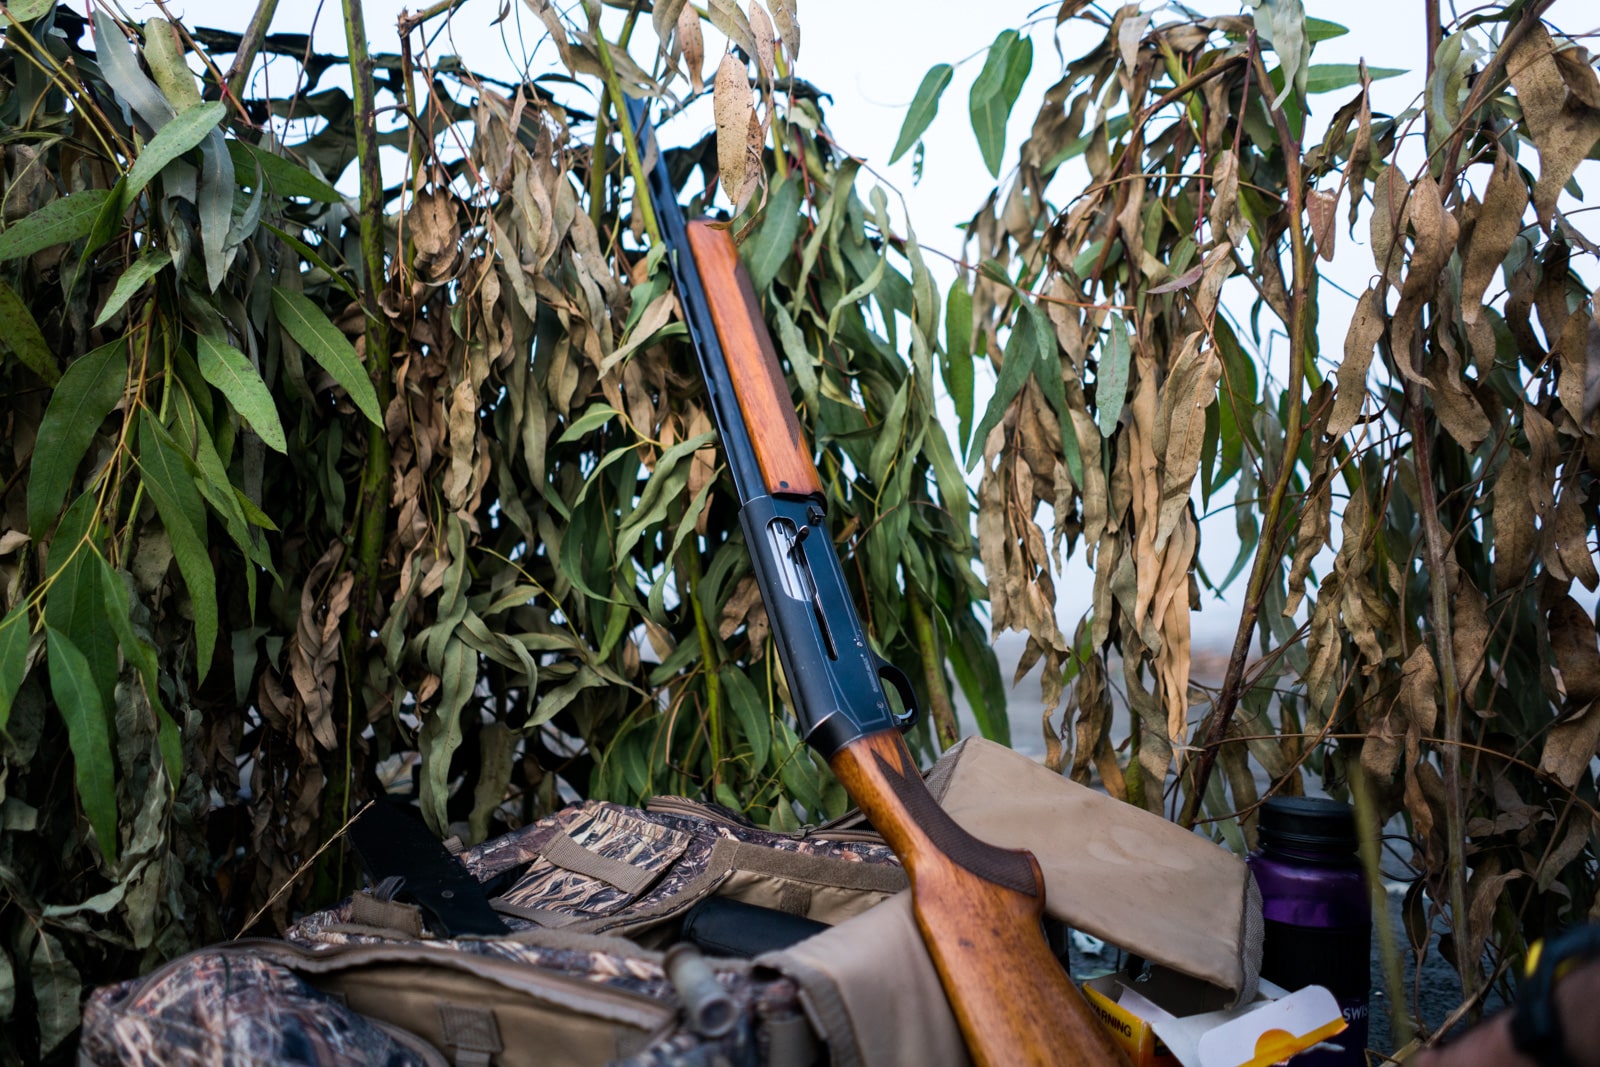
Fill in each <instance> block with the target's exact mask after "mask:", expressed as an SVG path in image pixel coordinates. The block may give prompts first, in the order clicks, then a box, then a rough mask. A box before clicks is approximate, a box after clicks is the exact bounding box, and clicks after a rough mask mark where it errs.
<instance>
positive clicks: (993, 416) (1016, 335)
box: [967, 303, 1081, 484]
mask: <svg viewBox="0 0 1600 1067" xmlns="http://www.w3.org/2000/svg"><path fill="white" fill-rule="evenodd" d="M1022 306H1023V307H1025V308H1029V307H1032V306H1033V305H1032V304H1027V303H1024V304H1023V305H1022ZM1038 338H1039V335H1038V332H1037V331H1036V330H1034V329H1033V327H1032V324H1031V323H1018V324H1016V325H1014V326H1013V327H1012V328H1011V336H1010V337H1007V338H1006V348H1005V359H1004V361H1003V362H1002V363H1001V365H1000V379H999V381H997V382H996V383H995V386H994V396H992V397H990V398H989V406H988V407H987V408H985V409H984V412H983V418H982V420H980V421H979V423H978V429H977V432H976V433H974V434H973V435H972V442H971V444H969V445H968V446H967V470H969V471H970V470H972V468H973V467H974V466H976V465H977V462H978V457H979V456H981V455H983V443H984V441H985V440H986V439H987V438H988V436H989V432H990V431H991V430H993V429H994V428H995V427H996V426H998V425H1000V420H1001V419H1003V418H1005V414H1006V408H1007V407H1009V406H1010V405H1011V401H1013V400H1015V399H1016V398H1017V394H1018V393H1020V392H1021V391H1022V386H1023V384H1024V383H1025V382H1026V381H1027V380H1028V378H1029V376H1030V375H1032V374H1033V372H1034V370H1035V369H1037V368H1038V366H1039V344H1038ZM1080 484H1081V483H1080Z"/></svg>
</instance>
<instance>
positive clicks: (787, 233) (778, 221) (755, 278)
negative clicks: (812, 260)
mask: <svg viewBox="0 0 1600 1067" xmlns="http://www.w3.org/2000/svg"><path fill="white" fill-rule="evenodd" d="M800 192H801V190H800V180H799V178H797V177H794V176H791V177H788V178H785V179H784V180H783V181H781V182H779V183H778V187H777V188H776V189H774V190H773V191H772V196H771V198H770V199H769V200H768V201H767V213H766V216H765V217H764V218H763V219H762V220H761V228H760V229H758V230H757V231H756V232H755V235H754V236H753V237H751V238H750V239H749V240H748V241H746V242H745V243H744V244H743V245H742V246H741V247H740V248H739V253H740V255H741V256H742V257H743V259H744V265H745V269H746V270H748V271H749V272H750V286H751V288H753V289H754V290H755V292H756V296H757V297H758V298H759V297H760V296H761V294H763V293H765V292H766V291H767V289H768V287H769V286H771V285H772V279H774V278H776V277H777V276H778V270H779V268H781V267H782V266H783V265H784V263H786V262H787V261H789V260H791V259H793V258H794V239H795V237H797V236H798V235H799V233H800Z"/></svg>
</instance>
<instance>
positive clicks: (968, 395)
mask: <svg viewBox="0 0 1600 1067" xmlns="http://www.w3.org/2000/svg"><path fill="white" fill-rule="evenodd" d="M944 346H945V352H946V358H945V363H944V387H945V388H946V389H947V390H949V392H950V400H951V402H952V403H953V404H954V405H955V408H956V426H957V429H956V451H957V452H960V453H965V452H966V450H967V439H968V435H969V434H970V433H971V432H972V383H973V368H972V294H971V293H970V292H968V290H967V283H966V282H965V281H964V280H963V279H962V278H959V277H958V278H956V280H955V281H953V282H951V283H950V293H949V295H948V296H947V297H946V298H945V304H944Z"/></svg>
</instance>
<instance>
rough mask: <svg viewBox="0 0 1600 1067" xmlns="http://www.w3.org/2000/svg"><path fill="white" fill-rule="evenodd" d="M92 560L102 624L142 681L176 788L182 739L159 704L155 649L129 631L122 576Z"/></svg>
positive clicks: (130, 623) (97, 556) (102, 561)
mask: <svg viewBox="0 0 1600 1067" xmlns="http://www.w3.org/2000/svg"><path fill="white" fill-rule="evenodd" d="M94 558H95V561H96V562H97V563H98V564H99V567H100V588H101V589H102V590H104V593H105V596H104V603H105V616H106V621H107V622H109V623H110V624H111V629H112V632H114V633H115V634H116V635H117V642H118V643H119V644H120V645H121V646H122V655H123V656H124V657H125V658H126V659H127V661H128V662H129V663H131V664H133V666H134V668H135V669H136V670H138V672H139V678H140V680H141V681H143V682H144V693H145V698H146V699H148V700H149V701H150V706H151V707H152V708H154V709H155V711H156V718H157V721H158V723H159V726H158V727H157V731H158V732H157V743H158V744H159V745H160V747H161V759H162V762H163V763H165V764H166V767H167V778H168V780H169V781H171V782H172V784H173V786H174V787H176V785H177V783H178V781H179V780H180V779H181V778H182V776H183V740H182V737H181V736H180V734H179V732H178V724H177V723H176V722H175V721H174V720H173V718H172V716H171V715H170V714H168V712H167V709H166V706H165V705H163V704H162V703H161V685H160V675H159V670H158V667H157V664H156V650H155V649H154V648H151V647H150V646H149V645H148V644H146V643H145V642H144V641H142V640H140V638H139V636H138V635H137V634H135V633H134V632H133V621H132V612H131V610H130V608H129V599H128V586H127V583H126V582H125V581H124V580H123V577H122V575H121V574H120V573H118V572H117V571H114V570H112V569H111V564H109V563H107V562H106V561H105V559H104V557H102V556H101V555H100V554H99V553H98V552H97V553H95V556H94Z"/></svg>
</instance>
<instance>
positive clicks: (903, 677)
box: [873, 656, 922, 733]
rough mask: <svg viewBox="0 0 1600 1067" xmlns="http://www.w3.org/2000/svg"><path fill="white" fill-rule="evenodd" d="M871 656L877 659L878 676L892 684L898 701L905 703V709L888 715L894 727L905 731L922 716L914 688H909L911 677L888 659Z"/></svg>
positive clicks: (902, 731)
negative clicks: (896, 713)
mask: <svg viewBox="0 0 1600 1067" xmlns="http://www.w3.org/2000/svg"><path fill="white" fill-rule="evenodd" d="M873 658H874V659H876V660H877V661H878V678H879V679H880V680H882V681H885V682H888V683H889V684H890V685H891V686H893V687H894V691H895V692H896V693H898V694H900V703H901V704H903V705H905V709H906V710H905V711H903V712H901V713H900V714H898V715H891V716H890V718H892V719H893V720H894V725H895V728H896V729H898V730H899V731H900V732H901V733H905V732H906V731H908V730H910V729H911V728H912V727H913V726H915V725H916V724H917V720H918V719H919V718H921V717H922V709H921V707H919V706H918V705H917V693H916V690H915V689H913V688H911V678H910V677H909V676H908V675H907V674H906V672H905V671H903V670H901V669H900V668H899V667H896V666H895V665H894V664H893V663H890V662H889V661H888V660H886V659H883V658H881V657H877V656H874V657H873Z"/></svg>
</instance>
